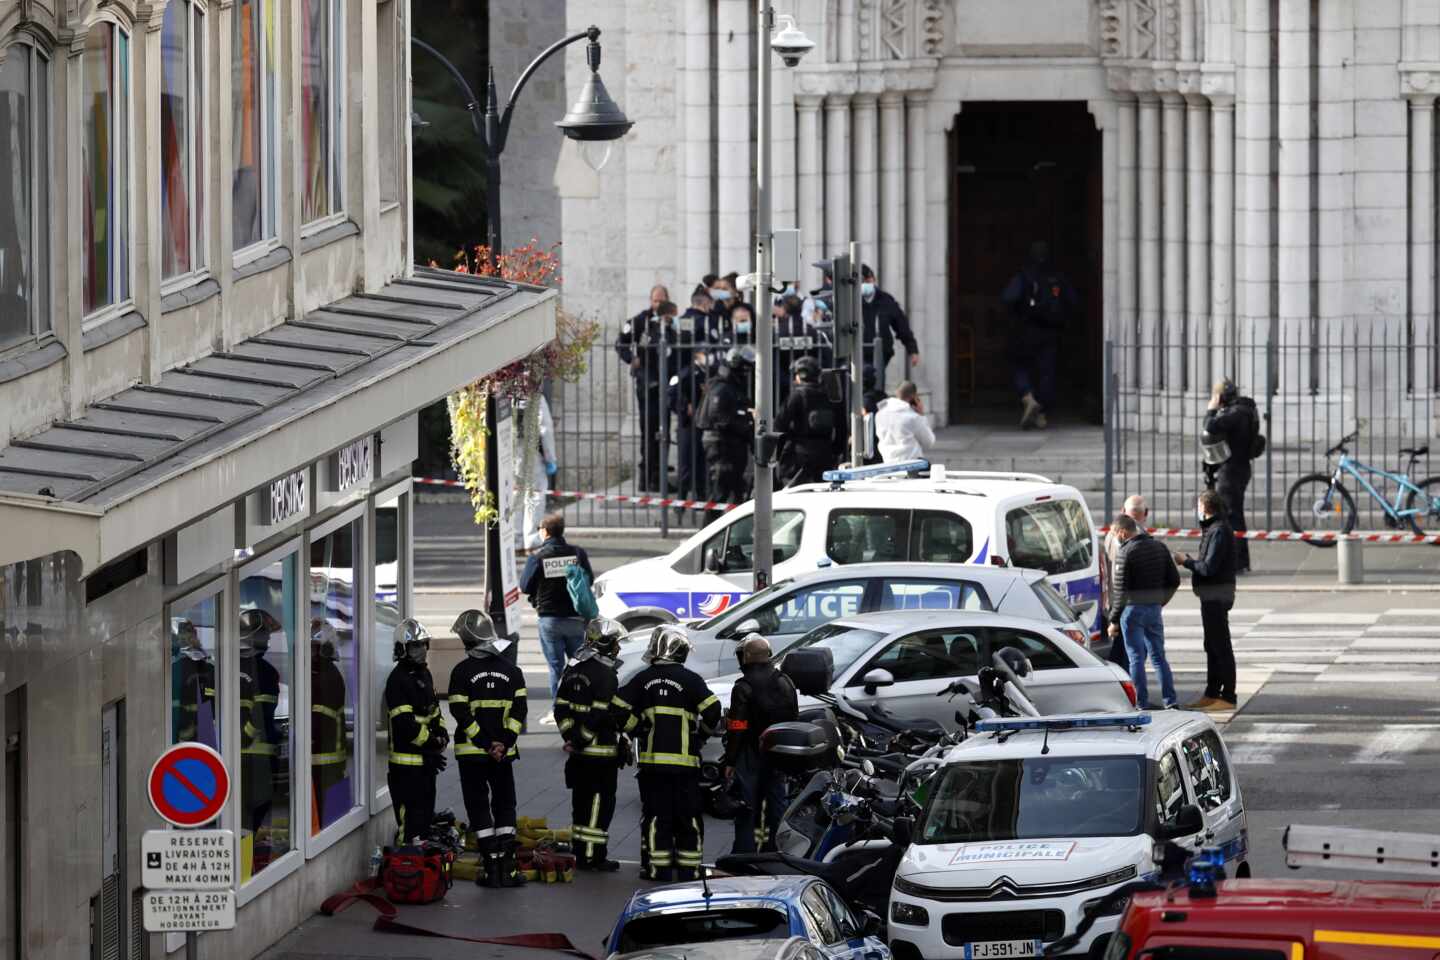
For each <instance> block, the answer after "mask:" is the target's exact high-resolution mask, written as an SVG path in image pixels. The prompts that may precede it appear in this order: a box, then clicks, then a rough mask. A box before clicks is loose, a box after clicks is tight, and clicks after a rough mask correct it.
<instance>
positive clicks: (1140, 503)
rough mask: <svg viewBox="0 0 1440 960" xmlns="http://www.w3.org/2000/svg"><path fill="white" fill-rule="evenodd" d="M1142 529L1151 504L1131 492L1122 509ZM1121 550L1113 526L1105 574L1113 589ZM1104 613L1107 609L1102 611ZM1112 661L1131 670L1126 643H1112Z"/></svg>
mask: <svg viewBox="0 0 1440 960" xmlns="http://www.w3.org/2000/svg"><path fill="white" fill-rule="evenodd" d="M1120 512H1121V513H1123V514H1125V515H1126V516H1127V517H1129V518H1130V519H1131V520H1134V521H1135V525H1136V526H1138V527H1139V528H1140V529H1141V530H1144V529H1145V527H1146V521H1147V520H1149V519H1150V504H1148V503H1146V502H1145V498H1144V497H1142V496H1140V494H1138V493H1134V494H1131V495H1130V496H1128V497H1126V498H1125V506H1124V507H1122V508H1121V509H1120ZM1119 552H1120V536H1119V534H1117V533H1116V532H1115V528H1114V527H1111V528H1110V532H1109V533H1107V534H1105V574H1106V577H1107V580H1108V582H1107V584H1106V586H1108V587H1109V588H1110V590H1111V591H1114V589H1115V555H1116V554H1117V553H1119ZM1101 612H1102V613H1103V612H1105V611H1101ZM1108 658H1109V660H1110V662H1111V663H1113V664H1116V665H1118V666H1119V667H1120V669H1121V670H1124V671H1125V672H1126V673H1129V672H1130V657H1129V656H1128V655H1127V654H1126V653H1125V644H1124V643H1123V642H1122V643H1111V644H1110V653H1109V656H1108Z"/></svg>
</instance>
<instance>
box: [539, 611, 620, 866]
mask: <svg viewBox="0 0 1440 960" xmlns="http://www.w3.org/2000/svg"><path fill="white" fill-rule="evenodd" d="M623 639H625V628H624V627H622V626H621V625H620V624H618V623H616V622H615V621H614V620H603V619H602V620H592V621H591V622H590V624H589V626H587V627H586V630H585V646H584V648H583V649H582V650H581V651H580V654H579V656H577V657H576V658H575V662H574V663H572V664H571V665H570V666H569V667H568V668H566V670H565V675H564V677H562V678H561V680H560V693H559V695H558V696H557V697H556V699H555V720H556V722H557V723H558V724H559V727H560V735H561V736H562V737H564V738H565V752H566V753H568V754H569V757H568V758H566V760H565V785H566V786H567V787H569V788H570V790H571V794H570V797H571V801H570V810H571V814H572V817H573V818H572V820H571V824H572V826H571V828H570V836H571V839H572V844H571V845H572V847H573V848H574V849H575V866H576V867H578V868H579V869H581V870H599V871H603V872H605V873H613V872H615V871H616V870H619V869H620V864H619V862H617V861H615V860H611V859H610V858H609V855H608V854H609V845H610V832H609V831H610V818H611V817H613V816H614V815H615V788H616V780H617V778H618V776H619V773H620V764H621V762H622V752H623V751H622V750H621V746H620V736H619V733H618V731H617V730H616V729H615V718H614V703H613V701H614V699H615V691H616V688H617V686H618V682H617V678H616V671H618V670H619V668H620V662H619V661H618V660H616V659H615V658H616V656H618V655H619V653H620V641H621V640H623Z"/></svg>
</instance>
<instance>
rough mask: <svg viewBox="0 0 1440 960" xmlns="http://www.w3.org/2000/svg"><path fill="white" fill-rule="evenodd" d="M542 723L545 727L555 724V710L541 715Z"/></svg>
mask: <svg viewBox="0 0 1440 960" xmlns="http://www.w3.org/2000/svg"><path fill="white" fill-rule="evenodd" d="M540 725H541V726H544V727H553V726H555V711H554V710H551V711H550V712H549V713H547V714H545V716H543V717H541V718H540Z"/></svg>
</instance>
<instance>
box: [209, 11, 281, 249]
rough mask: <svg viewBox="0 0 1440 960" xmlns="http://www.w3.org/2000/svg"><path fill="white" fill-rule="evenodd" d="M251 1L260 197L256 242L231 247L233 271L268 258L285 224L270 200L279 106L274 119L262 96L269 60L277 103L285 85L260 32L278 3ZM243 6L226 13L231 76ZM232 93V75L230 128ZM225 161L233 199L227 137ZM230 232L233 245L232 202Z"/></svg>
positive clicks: (276, 174) (276, 175)
mask: <svg viewBox="0 0 1440 960" xmlns="http://www.w3.org/2000/svg"><path fill="white" fill-rule="evenodd" d="M253 2H255V3H258V4H259V5H260V8H259V9H260V24H261V30H260V32H259V34H258V37H259V41H258V46H257V49H258V50H259V56H258V57H257V58H256V63H255V75H256V77H257V78H258V84H259V88H260V95H259V96H258V97H257V98H256V102H257V103H258V105H259V106H258V108H257V109H258V113H259V125H260V150H259V156H260V160H259V167H258V170H257V173H258V176H259V184H260V197H259V202H260V239H259V240H256V241H254V242H253V243H248V244H246V245H245V246H243V247H235V248H234V249H233V250H232V251H231V256H230V260H231V265H232V267H234V268H235V269H239V268H240V267H243V266H245V265H247V264H250V263H254V262H255V261H256V260H259V259H260V258H262V257H265V256H268V255H269V254H270V253H272V252H273V251H275V250H277V249H279V248H280V247H281V246H282V245H283V243H282V240H281V230H282V228H283V227H284V224H285V208H284V205H283V204H281V203H280V201H279V198H277V197H274V192H275V191H276V190H278V189H279V185H280V178H281V177H282V176H283V174H282V172H281V168H282V167H283V166H284V159H283V158H282V157H281V156H280V124H279V117H278V114H279V113H280V112H281V111H280V104H279V103H276V104H275V105H274V106H275V110H274V111H273V113H275V114H277V115H276V116H271V114H272V110H271V109H270V107H271V104H270V98H269V97H268V96H267V95H266V93H267V92H266V90H265V77H266V72H267V68H268V67H269V65H270V61H271V60H272V59H274V61H275V98H276V100H277V101H278V100H279V99H280V98H281V96H282V95H283V93H284V86H285V84H284V79H285V77H284V74H283V72H282V68H283V67H284V63H283V62H282V57H281V55H280V53H279V51H275V50H271V45H270V43H269V40H268V37H267V36H266V34H265V30H264V22H265V16H266V13H267V12H268V11H271V10H273V9H275V7H274V5H275V4H276V3H277V2H280V0H253ZM243 3H244V0H235V2H234V4H233V5H232V7H231V11H230V17H231V20H230V28H231V31H232V33H231V36H230V38H229V42H230V46H231V51H232V52H231V56H230V60H229V62H230V69H231V71H232V73H233V71H234V69H235V64H236V62H237V61H236V60H235V56H234V53H233V50H234V44H235V40H234V33H233V31H235V30H238V29H240V26H239V24H240V13H241V10H242V8H243ZM276 16H277V18H278V16H279V13H278V12H277V13H276ZM281 26H283V25H282V24H280V23H279V22H278V19H277V34H278V32H279V28H280V27H281ZM277 39H278V36H277ZM275 46H277V47H280V48H281V49H283V48H284V44H283V43H277V44H275ZM272 55H273V56H272ZM234 90H235V86H234V78H233V76H232V78H231V98H232V102H231V104H230V106H231V108H232V109H231V115H230V117H229V118H228V121H229V122H230V123H231V124H232V125H233V124H234V122H235V117H234V110H233V107H234V102H233V98H234ZM272 146H273V148H274V151H275V169H274V170H273V171H272V170H271V169H270V152H271V148H272ZM227 162H228V164H229V167H228V169H229V170H230V176H231V180H230V183H229V184H228V185H226V186H225V187H224V189H228V190H230V191H231V195H232V198H233V195H234V191H235V180H234V176H235V169H236V167H235V140H234V138H233V137H232V138H231V141H230V156H229V157H228V158H227ZM272 199H273V202H272ZM230 230H231V237H232V242H233V237H234V230H235V225H234V203H233V200H232V203H231V224H230Z"/></svg>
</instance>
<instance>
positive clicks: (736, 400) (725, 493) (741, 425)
mask: <svg viewBox="0 0 1440 960" xmlns="http://www.w3.org/2000/svg"><path fill="white" fill-rule="evenodd" d="M745 365H746V357H745V354H744V351H743V350H742V348H740V347H731V348H730V351H729V352H728V353H726V354H725V359H724V361H723V362H722V363H721V364H720V368H719V369H718V370H717V371H716V373H715V376H713V377H711V378H710V382H709V383H707V384H705V396H704V397H703V398H702V400H701V402H700V409H699V411H698V412H697V413H696V414H695V426H696V427H698V428H699V429H700V430H701V435H700V437H701V444H702V446H703V447H704V449H705V468H706V471H707V473H708V479H709V488H708V489H709V494H710V496H711V497H712V498H714V499H715V500H717V501H719V502H721V503H741V502H743V501H744V500H745V466H746V463H747V462H748V461H749V459H750V443H751V439H752V436H753V433H754V428H753V427H752V426H751V420H750V415H749V412H748V410H749V403H748V395H747V394H745V393H744V392H743V390H744V386H743V384H744V381H743V379H742V378H743V376H744V368H745ZM717 516H719V513H718V512H717V513H713V514H712V515H711V516H710V517H709V518H708V519H710V520H713V519H715V517H717Z"/></svg>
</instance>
